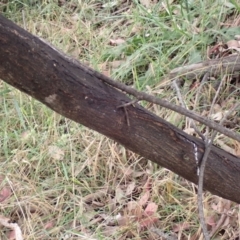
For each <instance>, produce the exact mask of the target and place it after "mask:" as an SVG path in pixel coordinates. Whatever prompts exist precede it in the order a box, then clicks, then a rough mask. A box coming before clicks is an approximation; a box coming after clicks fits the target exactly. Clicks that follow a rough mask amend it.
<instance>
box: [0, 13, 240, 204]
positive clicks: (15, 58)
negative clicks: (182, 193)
mask: <svg viewBox="0 0 240 240" xmlns="http://www.w3.org/2000/svg"><path fill="white" fill-rule="evenodd" d="M0 44H1V48H0V77H1V79H3V80H4V81H5V82H7V83H9V84H10V85H12V86H14V87H16V88H18V89H19V90H21V91H23V92H25V93H27V94H29V95H30V96H32V97H34V98H35V99H37V100H39V101H40V102H42V103H43V104H45V105H46V106H48V107H49V108H51V109H52V110H54V111H56V112H58V113H59V114H61V115H63V116H65V117H67V118H69V119H72V120H73V121H76V122H78V123H81V124H83V125H85V126H86V127H89V128H91V129H93V130H96V131H98V132H100V133H102V134H104V135H105V136H107V137H109V138H111V139H114V140H115V141H117V142H118V143H120V144H122V145H124V146H125V147H126V148H128V149H130V150H132V151H133V152H136V153H138V154H140V155H141V156H143V157H145V158H147V159H149V160H151V161H153V162H155V163H157V164H159V165H161V166H162V167H166V168H168V169H170V170H171V171H173V172H175V173H177V174H179V175H180V176H182V177H184V178H186V179H188V180H189V181H192V182H194V183H197V182H198V176H197V168H198V165H197V162H196V156H197V158H198V159H201V157H202V155H203V153H204V143H203V141H202V140H200V139H197V138H194V137H192V136H189V135H188V134H186V133H184V132H183V131H182V130H180V129H178V128H176V127H175V126H173V125H171V124H170V123H168V122H166V121H165V120H163V119H161V118H159V117H158V116H156V115H154V114H153V113H151V112H149V111H147V110H146V109H144V108H143V107H141V106H139V105H137V104H135V107H134V106H132V105H130V106H128V107H127V108H126V109H125V110H126V111H127V119H126V112H125V110H124V109H123V108H118V107H119V106H120V105H122V104H126V103H129V102H131V101H132V99H130V98H129V97H128V96H127V95H126V94H124V93H123V92H121V91H119V90H118V89H121V90H122V91H125V90H129V93H130V94H131V93H133V96H135V97H136V98H137V100H139V99H144V98H145V100H150V102H151V100H153V102H154V103H157V104H160V105H161V103H163V105H162V106H164V105H165V106H166V107H168V106H170V107H169V108H170V109H172V110H177V112H179V111H181V109H182V108H179V106H175V105H172V104H170V105H169V103H168V102H166V101H164V100H162V99H157V98H154V97H152V96H150V95H147V94H146V93H139V92H137V91H136V90H135V89H133V88H130V87H128V88H125V87H124V85H123V84H120V83H118V82H115V81H113V80H112V79H110V78H107V77H106V76H104V75H102V74H101V73H98V72H96V71H94V70H92V69H90V68H88V67H86V66H84V65H83V64H81V63H79V62H78V61H75V60H73V59H71V58H69V57H67V56H66V55H64V54H62V53H61V52H59V51H58V50H56V49H55V48H54V47H52V46H50V45H48V44H46V43H44V42H43V41H42V40H40V39H39V38H37V37H35V36H33V35H31V34H30V33H28V32H26V31H25V30H23V29H22V28H20V27H18V26H16V25H15V24H14V23H12V22H11V21H9V20H7V19H5V18H4V17H2V16H0ZM106 82H107V84H106ZM114 83H115V84H114ZM119 84H120V85H119ZM113 86H114V87H113ZM118 86H120V87H119V88H118ZM126 87H127V86H126ZM117 88H118V89H117ZM124 89H125V90H124ZM134 94H135V95H134ZM179 109H180V110H179ZM186 116H188V117H193V118H195V119H196V118H197V119H200V120H203V123H206V124H208V123H209V122H210V123H211V124H210V127H211V126H215V128H216V129H218V127H220V126H219V125H218V124H216V123H214V122H212V121H209V120H206V119H204V118H202V117H199V116H197V117H196V115H195V114H194V113H193V112H191V111H187V115H186ZM197 119H196V120H197ZM216 126H218V127H216ZM220 130H221V132H222V133H225V131H226V132H227V133H230V136H233V137H234V136H235V137H236V138H235V139H240V138H239V134H235V135H234V133H232V132H231V131H229V130H228V129H225V128H224V129H222V128H220ZM231 134H233V135H231ZM226 135H227V134H226ZM196 151H197V152H196ZM239 170H240V161H239V158H237V157H235V156H233V155H231V154H229V153H227V152H225V151H223V150H222V149H220V148H218V147H216V146H212V151H211V153H210V154H209V158H208V161H207V166H206V170H205V174H204V183H206V184H205V185H204V186H205V189H206V190H209V191H211V192H212V193H213V194H216V195H219V196H221V197H223V198H227V199H230V200H232V201H236V202H238V203H240V185H239V184H236V183H239V182H240V174H239Z"/></svg>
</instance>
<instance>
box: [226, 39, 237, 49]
mask: <svg viewBox="0 0 240 240" xmlns="http://www.w3.org/2000/svg"><path fill="white" fill-rule="evenodd" d="M227 46H228V48H230V49H231V48H239V47H240V44H239V42H238V41H237V40H229V41H228V42H227Z"/></svg>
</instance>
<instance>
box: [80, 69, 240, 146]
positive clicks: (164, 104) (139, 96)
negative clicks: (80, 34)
mask: <svg viewBox="0 0 240 240" xmlns="http://www.w3.org/2000/svg"><path fill="white" fill-rule="evenodd" d="M81 66H82V68H84V69H85V70H86V72H88V73H89V74H90V75H92V76H94V77H97V78H99V79H101V80H102V81H103V82H106V83H107V84H109V85H111V86H113V87H115V88H117V89H120V90H122V91H124V92H126V93H128V94H130V95H132V96H134V97H135V98H136V99H137V100H138V101H140V100H145V101H148V102H151V103H155V104H158V105H160V106H162V107H165V108H168V109H171V110H173V111H175V112H177V113H180V114H182V115H184V116H187V117H189V118H192V119H194V120H196V121H198V122H200V123H202V124H205V125H206V126H208V127H210V128H212V129H214V130H216V131H218V132H220V133H222V134H224V135H226V136H228V137H230V138H232V139H235V140H237V141H239V142H240V134H238V133H236V132H233V131H231V130H229V129H227V128H225V127H222V126H220V125H219V124H218V123H216V122H214V121H211V120H209V119H206V118H204V117H202V116H200V115H198V114H196V113H194V112H193V111H190V110H187V109H185V108H183V107H181V106H177V105H175V104H172V103H170V102H168V101H166V100H164V99H161V98H157V97H154V96H152V95H149V94H147V93H145V92H140V91H137V90H136V89H134V88H132V87H129V86H126V85H125V84H123V83H121V82H117V81H114V80H112V79H111V78H109V77H107V76H105V75H103V74H101V73H99V72H97V71H95V70H93V69H89V68H88V67H85V66H84V65H82V64H81Z"/></svg>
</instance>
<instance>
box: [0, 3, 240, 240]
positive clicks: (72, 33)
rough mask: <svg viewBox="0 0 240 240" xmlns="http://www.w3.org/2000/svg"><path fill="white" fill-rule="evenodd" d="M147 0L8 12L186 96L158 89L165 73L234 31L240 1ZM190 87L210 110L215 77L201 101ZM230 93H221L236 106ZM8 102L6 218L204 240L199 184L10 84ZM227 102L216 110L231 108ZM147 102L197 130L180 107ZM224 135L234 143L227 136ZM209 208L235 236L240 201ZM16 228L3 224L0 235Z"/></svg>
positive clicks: (82, 231) (15, 6) (24, 225)
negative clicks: (231, 25) (172, 109)
mask: <svg viewBox="0 0 240 240" xmlns="http://www.w3.org/2000/svg"><path fill="white" fill-rule="evenodd" d="M140 2H142V4H140V3H138V1H123V0H122V1H119V2H118V1H107V0H106V1H97V0H89V1H87V0H85V1H81V0H79V1H77V0H75V1H74V0H72V1H70V0H69V1H66V0H61V1H54V0H52V1H36V2H35V1H27V0H22V2H20V1H9V2H8V1H2V3H0V10H1V11H2V12H3V13H4V15H5V16H6V17H8V18H10V19H12V20H13V21H14V22H16V23H17V24H18V25H20V26H22V27H24V28H25V29H26V30H28V31H29V32H31V33H33V34H36V35H38V36H39V37H42V38H44V39H47V40H48V41H49V42H51V43H52V44H54V45H55V46H57V47H59V48H60V49H62V50H63V51H64V52H66V53H68V54H70V55H72V56H73V57H75V58H77V59H79V60H81V61H82V62H85V63H86V64H88V65H90V66H92V67H94V68H95V69H98V70H100V71H102V72H103V73H105V74H108V75H111V76H114V77H117V78H118V79H120V80H121V81H123V82H125V83H127V84H132V85H134V86H135V87H136V88H137V89H142V90H145V91H148V92H151V93H154V94H157V95H160V96H162V97H166V98H167V99H169V101H172V102H174V103H178V104H179V102H178V99H177V97H176V94H175V93H174V91H172V90H171V89H160V88H159V87H157V86H158V84H159V81H160V79H161V78H162V76H164V75H165V74H166V73H168V72H169V70H170V69H172V68H174V67H177V66H180V65H182V64H184V63H193V62H196V61H199V60H202V59H204V58H205V57H206V49H207V46H209V45H211V44H214V42H215V41H217V40H218V37H219V36H221V37H226V35H228V34H225V33H224V31H225V30H226V29H225V30H223V28H224V27H223V23H224V22H225V21H226V20H229V21H230V20H231V18H233V16H236V13H237V10H238V9H237V5H234V4H232V6H231V7H227V2H226V1H224V2H225V5H223V4H222V3H220V1H212V2H211V1H196V2H197V3H196V5H194V6H193V5H191V3H190V1H189V3H188V4H189V5H185V4H186V2H187V1H179V2H178V1H159V2H158V1H149V2H148V1H140ZM143 2H145V5H144V4H143ZM150 2H151V4H150ZM162 2H163V3H162ZM232 2H234V1H232ZM146 3H149V5H148V6H147V5H146ZM228 4H229V5H230V2H229V3H228ZM196 6H197V7H196ZM234 6H235V7H234ZM203 10H204V11H205V12H204V11H203ZM235 19H236V18H235ZM226 31H228V30H226ZM228 33H229V32H228ZM215 80H216V79H213V81H215ZM191 84H192V83H185V85H184V86H183V88H182V93H183V95H184V97H185V101H186V103H187V105H188V106H189V107H190V108H194V109H195V110H196V111H200V112H202V113H203V115H204V114H205V115H207V111H208V110H209V106H210V104H211V101H212V99H213V95H214V93H215V89H214V88H213V87H212V86H213V83H212V82H210V83H208V84H206V85H205V87H204V88H203V89H204V91H203V92H202V95H201V99H200V101H199V103H198V104H196V103H195V102H194V100H193V99H194V98H195V96H196V94H197V89H195V88H191V87H189V86H191ZM226 89H228V90H229V89H230V87H229V83H228V86H226V88H225V90H224V91H223V92H222V93H221V94H222V95H221V96H220V97H219V98H220V99H223V98H224V99H225V98H226V96H229V91H228V90H226ZM231 91H232V90H231ZM229 99H230V98H229ZM229 99H228V101H226V100H224V101H226V102H228V104H230V105H231V104H233V101H232V102H231V101H230V100H229ZM231 99H234V101H236V98H234V97H232V98H231ZM0 101H1V105H0V119H1V126H0V129H1V130H0V141H1V142H0V146H1V149H0V180H1V181H0V189H1V194H2V195H6V196H7V198H6V199H4V200H2V201H0V204H1V205H0V206H1V215H4V216H5V217H9V218H11V219H12V220H14V221H16V222H17V223H18V224H19V226H20V227H21V230H22V232H23V234H24V239H118V240H120V239H122V240H123V239H164V238H161V237H160V235H159V234H157V233H156V232H155V231H154V229H153V228H152V227H154V228H157V229H160V230H161V231H162V232H165V233H170V234H173V235H174V236H176V237H178V239H191V240H194V239H202V236H201V231H200V227H199V219H198V213H197V199H196V187H195V185H193V184H192V183H189V182H188V181H186V180H184V179H182V178H181V177H179V176H177V175H175V174H173V173H172V172H170V171H168V170H167V169H163V168H161V167H159V166H157V165H156V164H153V163H152V162H150V161H148V160H147V159H143V158H142V157H140V156H138V155H136V154H134V153H132V152H130V151H128V150H127V149H125V148H123V147H122V146H120V145H119V144H117V143H115V142H113V141H112V140H109V139H107V138H106V137H104V136H102V135H100V134H98V133H96V132H94V131H92V130H90V129H87V128H85V127H84V126H80V125H79V124H76V123H74V122H71V121H69V120H68V119H65V118H63V117H61V116H59V115H58V114H56V113H53V112H52V111H50V110H49V109H47V108H46V107H45V106H43V105H42V104H40V103H39V102H37V101H35V100H33V99H31V98H29V97H28V96H26V95H24V94H23V93H21V92H19V91H17V90H16V89H13V88H12V87H10V86H8V85H6V84H5V83H3V82H1V83H0ZM219 101H220V100H219ZM222 102H223V100H221V109H220V110H219V109H216V112H219V111H220V112H221V111H224V109H226V108H227V107H228V105H227V103H225V105H224V104H222ZM143 104H144V105H145V106H146V107H147V108H149V109H151V110H152V111H154V112H155V113H156V114H158V115H159V116H161V117H164V118H165V119H166V120H168V121H170V122H171V123H173V124H175V125H177V126H178V127H180V128H182V129H185V130H189V128H188V125H187V123H186V121H185V118H184V117H182V116H180V115H179V114H176V113H172V112H170V111H167V110H164V109H161V108H159V107H157V106H152V105H149V104H147V103H143ZM203 108H204V111H203ZM199 127H200V128H201V129H202V131H204V127H202V126H199ZM235 127H236V128H237V129H238V122H237V125H236V126H235ZM218 139H220V140H221V143H222V144H223V145H222V147H224V146H225V147H227V146H229V147H230V148H234V147H233V145H234V143H233V142H231V141H229V139H226V138H224V137H223V136H218ZM218 144H219V143H218ZM9 189H10V190H11V191H10V192H9ZM0 200H1V198H0ZM204 205H205V209H206V212H205V214H206V216H207V224H208V227H209V230H210V231H213V230H214V228H215V227H216V225H217V224H218V223H220V224H219V225H220V226H219V229H217V230H215V233H216V236H215V238H214V239H238V238H239V229H240V228H239V223H240V212H239V209H238V205H236V204H234V203H231V202H229V201H226V200H224V199H220V198H219V197H216V196H212V195H211V194H210V193H205V202H204ZM147 211H148V212H147ZM151 211H152V212H153V214H152V215H151V214H149V212H151ZM222 216H224V217H225V218H224V219H223V217H222ZM220 221H222V222H220ZM8 234H9V231H8V230H7V229H5V228H2V229H1V233H0V235H1V237H0V238H1V239H9V235H8ZM237 236H238V238H237Z"/></svg>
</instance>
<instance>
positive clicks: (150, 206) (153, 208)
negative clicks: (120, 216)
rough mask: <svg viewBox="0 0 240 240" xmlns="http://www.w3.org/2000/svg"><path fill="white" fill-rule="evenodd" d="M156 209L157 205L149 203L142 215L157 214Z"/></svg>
mask: <svg viewBox="0 0 240 240" xmlns="http://www.w3.org/2000/svg"><path fill="white" fill-rule="evenodd" d="M157 209H158V205H157V204H156V203H154V202H150V203H148V205H147V207H146V208H145V210H144V214H145V215H147V216H152V215H153V214H154V213H156V212H157Z"/></svg>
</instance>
